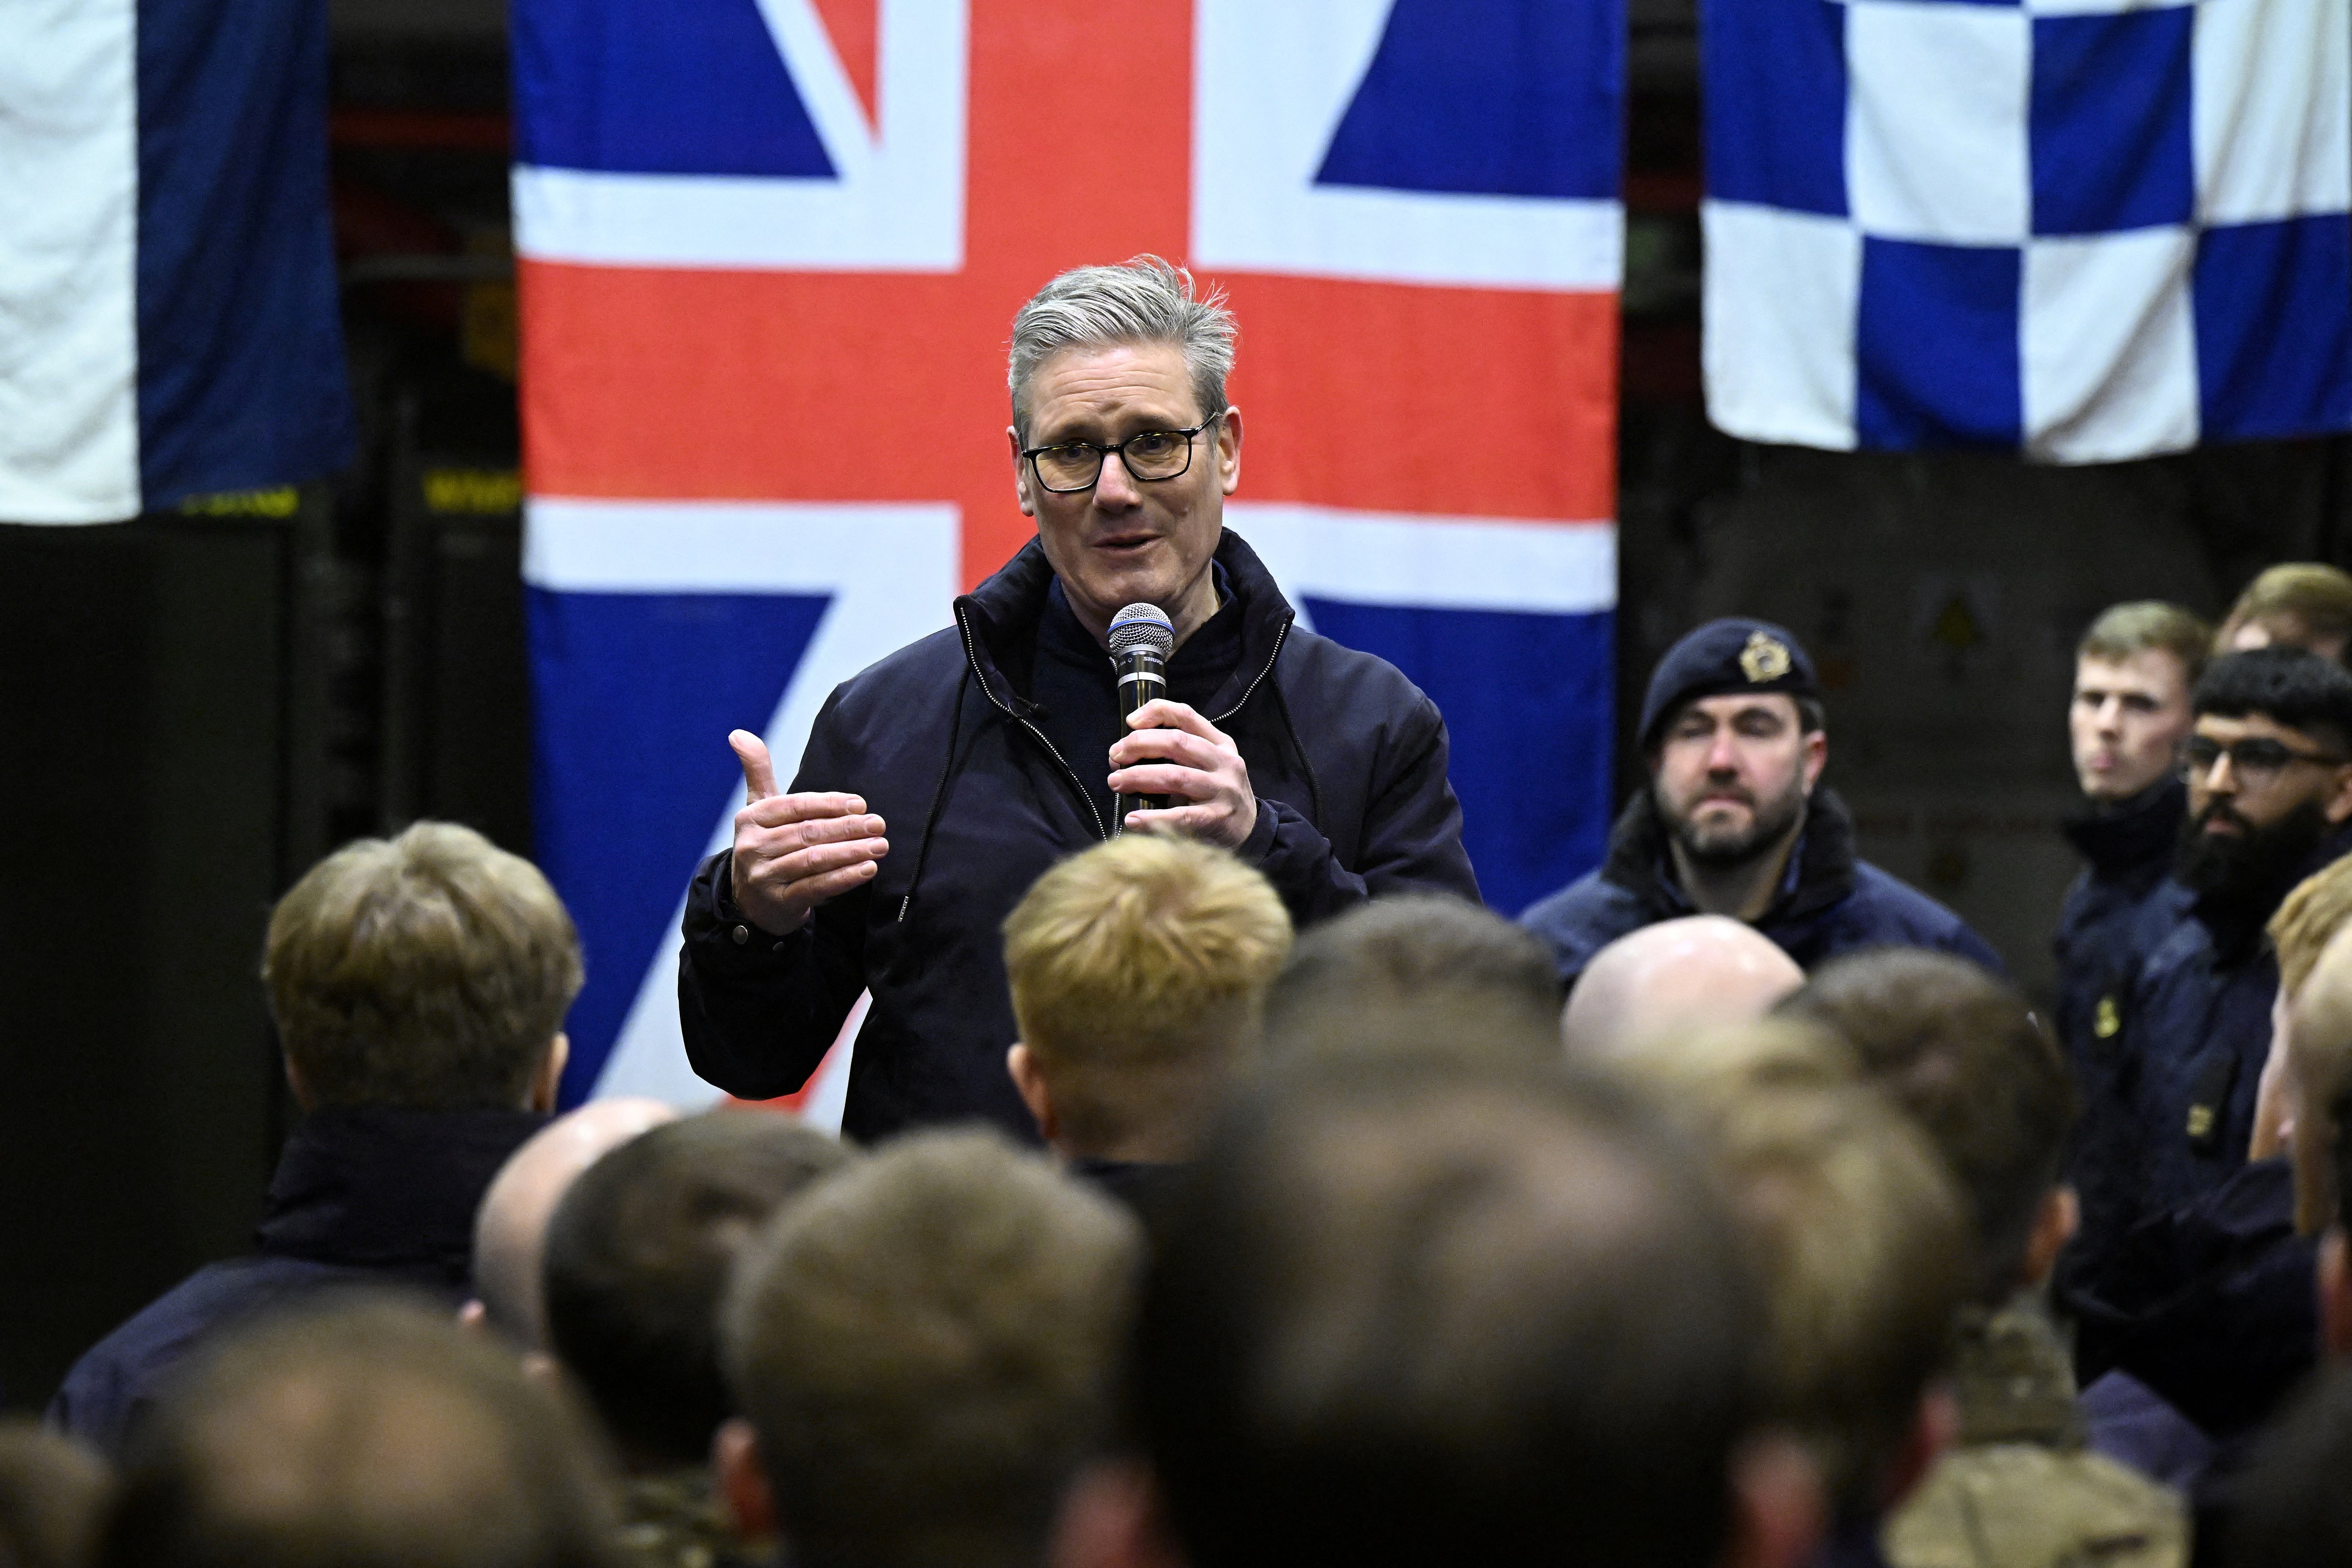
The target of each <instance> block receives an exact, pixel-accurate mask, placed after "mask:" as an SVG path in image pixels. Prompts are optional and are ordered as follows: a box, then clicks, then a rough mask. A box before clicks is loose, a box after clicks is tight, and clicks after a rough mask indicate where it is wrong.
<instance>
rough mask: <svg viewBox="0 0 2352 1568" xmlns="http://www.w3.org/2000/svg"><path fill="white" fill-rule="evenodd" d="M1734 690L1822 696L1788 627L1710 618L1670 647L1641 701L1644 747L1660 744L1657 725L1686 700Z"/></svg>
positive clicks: (1659, 725) (1641, 735) (1651, 677)
mask: <svg viewBox="0 0 2352 1568" xmlns="http://www.w3.org/2000/svg"><path fill="white" fill-rule="evenodd" d="M1733 691H1740V692H1747V691H1780V692H1785V693H1787V694H1788V695H1789V696H1790V697H1818V696H1820V695H1821V688H1820V687H1819V686H1818V685H1817V684H1815V682H1814V679H1813V661H1812V659H1811V658H1810V657H1809V656H1808V655H1807V654H1806V652H1805V649H1804V647H1803V645H1802V644H1801V643H1799V642H1798V641H1797V639H1796V638H1795V637H1792V636H1790V633H1789V630H1788V628H1787V627H1785V626H1774V625H1773V624H1772V623H1771V622H1769V621H1749V620H1742V619H1740V618H1738V616H1730V617H1727V618H1726V619H1723V620H1720V621H1709V622H1707V623H1706V625H1705V626H1701V627H1699V628H1698V629H1697V630H1696V631H1694V632H1691V633H1688V634H1686V635H1685V637H1683V639H1682V641H1680V642H1678V643H1676V644H1675V646H1674V647H1670V648H1668V649H1667V650H1666V657H1665V658H1662V659H1660V660H1658V668H1656V669H1654V670H1653V671H1652V672H1651V674H1650V690H1649V695H1647V696H1646V697H1644V698H1643V699H1642V728H1641V732H1640V743H1641V745H1642V747H1643V749H1644V750H1647V749H1648V748H1649V747H1650V746H1651V745H1652V744H1654V742H1656V740H1657V738H1658V731H1659V729H1660V728H1661V727H1662V726H1663V725H1664V723H1665V722H1666V721H1667V720H1669V719H1671V718H1673V717H1674V715H1675V712H1676V711H1677V710H1680V709H1681V707H1682V705H1683V704H1684V703H1685V702H1689V701H1691V700H1694V699H1696V698H1700V697H1721V696H1723V695H1724V694H1725V693H1727V692H1733Z"/></svg>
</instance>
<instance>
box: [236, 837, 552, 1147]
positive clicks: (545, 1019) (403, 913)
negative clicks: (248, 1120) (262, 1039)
mask: <svg viewBox="0 0 2352 1568" xmlns="http://www.w3.org/2000/svg"><path fill="white" fill-rule="evenodd" d="M261 977H262V980H263V981H264V982H265V983H266V984H268V988H269V1010H270V1015H271V1016H272V1017H273V1018H274V1019H275V1020H276V1021H277V1024H278V1037H279V1038H280V1039H281V1040H282V1041H283V1043H284V1045H285V1047H286V1056H287V1059H288V1060H289V1062H291V1063H292V1064H293V1066H294V1068H295V1070H296V1071H297V1072H298V1073H299V1075H300V1077H301V1080H302V1085H303V1087H304V1089H306V1090H307V1091H308V1093H309V1095H310V1100H311V1101H312V1103H313V1104H314V1105H315V1106H319V1107H326V1106H352V1105H391V1106H404V1107H409V1108H412V1109H416V1110H471V1109H493V1108H511V1107H514V1106H517V1105H520V1103H521V1101H522V1100H523V1097H524V1096H525V1094H527V1093H528V1092H529V1090H530V1080H531V1076H532V1074H533V1073H534V1072H536V1071H537V1070H538V1069H539V1068H540V1066H541V1062H542V1061H543V1060H544V1058H546V1055H547V1050H548V1047H549V1045H550V1044H551V1042H552V1041H553V1040H554V1038H555V1036H556V1033H557V1031H559V1030H560V1029H562V1026H563V1016H564V1014H565V1013H566V1012H567V1011H568V1010H569V1009H570V1008H571V1006H572V998H573V997H574V996H576V995H578V994H579V993H580V984H581V980H582V977H583V972H582V969H581V964H580V937H579V933H578V932H577V931H574V930H573V929H572V917H571V916H570V915H569V914H567V913H566V912H565V911H564V908H563V903H562V900H560V899H558V898H557V897H556V896H555V889H553V888H551V887H550V886H548V882H547V879H546V878H545V877H542V876H541V875H540V873H539V869H538V868H537V867H535V866H533V865H532V864H531V863H530V861H528V860H525V859H524V858H522V857H520V855H509V854H508V853H507V852H506V851H505V850H503V849H500V848H499V847H497V846H496V845H493V844H492V843H491V842H490V841H489V840H488V839H487V838H484V837H482V836H481V835H480V834H478V833H477V832H475V831H474V830H473V829H472V828H470V827H460V826H457V825H456V824H455V823H447V822H419V823H416V824H415V825H414V826H410V827H409V828H408V829H407V831H405V832H404V833H402V834H401V835H400V836H399V837H397V838H393V839H389V840H386V839H382V838H362V839H357V840H354V841H353V842H352V843H350V844H346V845H344V846H343V847H341V849H338V850H336V851H335V852H334V853H333V854H332V855H330V856H328V857H327V858H325V859H324V860H321V861H320V862H319V863H318V864H317V865H316V866H313V867H311V868H310V871H309V872H308V873H307V874H305V875H304V877H303V878H302V879H301V880H300V881H299V882H297V883H295V884H294V887H293V889H292V890H291V891H290V892H289V893H288V894H287V895H286V896H285V897H284V898H282V899H280V900H278V908H277V910H275V911H273V912H272V913H271V915H270V917H269V936H268V947H267V950H266V953H265V956H264V958H263V961H262V965H261Z"/></svg>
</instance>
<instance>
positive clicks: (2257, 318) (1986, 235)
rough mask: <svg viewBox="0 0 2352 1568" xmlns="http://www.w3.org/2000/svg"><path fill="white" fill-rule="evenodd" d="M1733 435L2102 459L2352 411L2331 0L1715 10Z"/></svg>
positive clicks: (1718, 411) (1718, 397)
mask: <svg viewBox="0 0 2352 1568" xmlns="http://www.w3.org/2000/svg"><path fill="white" fill-rule="evenodd" d="M1701 21H1702V26H1701V41H1702V48H1703V58H1704V75H1705V89H1706V120H1707V125H1706V161H1707V199H1706V205H1705V209H1704V220H1705V226H1706V392H1707V407H1708V412H1709V413H1710V415H1711V416H1713V418H1714V420H1715V423H1716V424H1717V425H1718V426H1721V427H1722V428H1723V429H1725V430H1727V431H1728V432H1730V433H1731V434H1733V435H1736V436H1742V437H1749V438H1751V439H1755V440H1761V441H1780V442H1793V443H1798V444H1801V445H1805V446H1811V447H1832V448H1842V449H1850V448H1856V447H1862V448H1873V449H1879V450H1906V449H1912V448H1919V447H1989V448H1995V449H2002V448H2006V449H2012V450H2022V451H2023V452H2025V453H2027V454H2028V455H2030V456H2032V457H2034V458H2041V459H2044V460H2049V461H2054V462H2062V463H2089V462H2105V461H2111V460H2115V459H2119V458H2138V457H2145V456H2148V455H2150V454H2154V453H2159V452H2171V451H2179V450H2180V449H2182V448H2185V447H2192V446H2195V445H2197V444H2199V443H2200V442H2208V441H2233V440H2245V439H2252V438H2258V437H2293V436H2309V435H2315V434H2319V433H2323V432H2327V431H2335V430H2343V429H2347V428H2352V7H2347V5H2346V4H2345V0H2194V3H2191V0H1843V3H1839V0H1707V4H1706V5H1705V8H1704V11H1703V15H1702V18H1701Z"/></svg>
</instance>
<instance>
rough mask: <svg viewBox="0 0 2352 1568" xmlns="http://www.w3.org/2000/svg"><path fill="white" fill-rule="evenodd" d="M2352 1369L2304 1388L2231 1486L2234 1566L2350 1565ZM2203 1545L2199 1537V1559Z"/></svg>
mask: <svg viewBox="0 0 2352 1568" xmlns="http://www.w3.org/2000/svg"><path fill="white" fill-rule="evenodd" d="M2347 1475H2352V1367H2339V1368H2336V1369H2335V1370H2333V1371H2330V1372H2328V1373H2325V1374H2324V1375H2323V1376H2322V1377H2320V1378H2319V1379H2317V1380H2316V1381H2315V1382H2314V1383H2313V1384H2312V1385H2311V1386H2310V1387H2308V1388H2306V1389H2305V1391H2304V1392H2303V1393H2302V1394H2300V1395H2299V1396H2298V1397H2297V1398H2296V1400H2295V1402H2294V1405H2292V1406H2291V1407H2290V1409H2289V1411H2288V1413H2287V1415H2286V1416H2285V1417H2284V1419H2283V1420H2281V1421H2280V1422H2279V1424H2278V1425H2277V1426H2275V1427H2274V1428H2273V1430H2272V1432H2271V1433H2270V1435H2269V1436H2267V1437H2265V1438H2264V1439H2263V1442H2262V1444H2261V1446H2260V1447H2258V1448H2257V1449H2256V1450H2255V1453H2254V1457H2253V1460H2252V1464H2251V1465H2250V1466H2249V1468H2247V1470H2246V1473H2245V1474H2244V1475H2243V1476H2242V1477H2241V1478H2239V1479H2237V1481H2236V1482H2235V1484H2234V1486H2233V1487H2232V1489H2231V1500H2232V1501H2233V1503H2234V1504H2235V1507H2234V1508H2233V1509H2232V1510H2231V1513H2230V1515H2229V1517H2228V1519H2227V1521H2226V1523H2225V1528H2224V1531H2223V1534H2222V1538H2221V1548H2222V1550H2221V1561H2222V1562H2223V1563H2226V1564H2228V1565H2229V1568H2340V1565H2341V1564H2343V1563H2352V1488H2347V1487H2346V1486H2345V1484H2344V1479H2345V1477H2346V1476H2347ZM2205 1546H2206V1543H2205V1542H2202V1541H2200V1542H2198V1547H2199V1557H2200V1561H2201V1560H2202V1559H2203V1556H2204V1551H2205Z"/></svg>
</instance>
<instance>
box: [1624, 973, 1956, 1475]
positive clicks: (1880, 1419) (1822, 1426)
mask: <svg viewBox="0 0 2352 1568" xmlns="http://www.w3.org/2000/svg"><path fill="white" fill-rule="evenodd" d="M1852 1065H1853V1057H1852V1056H1851V1055H1850V1054H1849V1053H1848V1050H1847V1048H1846V1047H1845V1044H1844V1042H1843V1039H1839V1038H1832V1037H1828V1036H1825V1035H1823V1034H1822V1033H1821V1032H1820V1029H1819V1026H1815V1025H1811V1024H1808V1023H1806V1022H1804V1021H1802V1020H1798V1019H1790V1018H1783V1017H1775V1018H1771V1019H1768V1020H1766V1021H1765V1022H1764V1023H1763V1024H1761V1025H1759V1026H1754V1027H1753V1028H1752V1029H1751V1030H1747V1031H1730V1032H1727V1033H1726V1034H1723V1035H1720V1036H1718V1037H1716V1041H1715V1044H1714V1047H1713V1048H1712V1049H1711V1050H1709V1051H1708V1052H1706V1053H1703V1054H1699V1055H1697V1056H1696V1058H1695V1057H1694V1053H1692V1052H1690V1051H1688V1050H1675V1049H1674V1048H1672V1047H1670V1046H1666V1045H1654V1046H1651V1047H1645V1048H1644V1049H1643V1050H1642V1051H1640V1052H1637V1053H1634V1054H1633V1055H1632V1056H1629V1057H1627V1058H1623V1059H1622V1062H1621V1063H1620V1065H1619V1066H1618V1067H1617V1068H1616V1071H1617V1073H1618V1074H1619V1076H1621V1077H1622V1078H1623V1079H1625V1081H1627V1082H1629V1083H1632V1084H1633V1085H1635V1086H1636V1087H1637V1088H1639V1089H1642V1090H1643V1093H1644V1095H1645V1096H1646V1097H1647V1098H1649V1099H1650V1100H1652V1101H1653V1102H1654V1103H1655V1104H1657V1105H1658V1106H1660V1107H1661V1108H1662V1109H1664V1110H1666V1111H1667V1112H1669V1113H1670V1114H1672V1115H1673V1116H1674V1117H1675V1120H1676V1121H1679V1122H1681V1123H1682V1124H1683V1125H1684V1126H1685V1127H1686V1128H1687V1129H1688V1130H1689V1131H1691V1132H1693V1133H1694V1134H1695V1135H1696V1137H1697V1138H1698V1139H1699V1140H1700V1142H1701V1143H1702V1145H1703V1146H1704V1147H1705V1148H1706V1151H1707V1152H1708V1154H1709V1155H1710V1157H1711V1159H1712V1160H1713V1162H1714V1163H1715V1165H1716V1167H1717V1174H1718V1176H1719V1178H1720V1179H1721V1180H1722V1182H1723V1183H1724V1184H1725V1185H1726V1187H1727V1189H1728V1190H1729V1191H1730V1193H1731V1195H1732V1202H1733V1206H1734V1208H1735V1211H1736V1212H1737V1214H1738V1217H1739V1219H1740V1221H1741V1222H1742V1232H1743V1236H1744V1238H1745V1239H1746V1240H1747V1241H1748V1245H1749V1246H1750V1247H1751V1248H1752V1249H1753V1252H1754V1254H1755V1256H1756V1258H1757V1260H1758V1263H1759V1268H1760V1270H1761V1272H1762V1274H1763V1276H1764V1279H1765V1288H1766V1295H1767V1297H1768V1299H1769V1345H1768V1348H1767V1350H1766V1352H1765V1358H1764V1363H1765V1364H1764V1373H1763V1386H1764V1399H1765V1407H1766V1409H1765V1413H1766V1414H1767V1415H1769V1416H1770V1417H1772V1418H1774V1419H1776V1420H1778V1421H1780V1422H1783V1423H1786V1424H1787V1425H1788V1426H1790V1427H1791V1428H1792V1429H1794V1430H1795V1431H1797V1432H1798V1433H1800V1434H1801V1435H1802V1436H1803V1437H1804V1438H1805V1440H1806V1443H1807V1445H1808V1446H1809V1447H1811V1449H1812V1451H1813V1453H1814V1456H1815V1458H1816V1459H1817V1460H1818V1462H1819V1464H1820V1466H1821V1469H1822V1477H1823V1479H1824V1480H1825V1481H1826V1482H1827V1483H1828V1485H1829V1487H1830V1489H1831V1492H1832V1498H1833V1500H1834V1501H1835V1502H1836V1505H1837V1507H1838V1509H1839V1510H1840V1511H1841V1512H1842V1513H1843V1515H1845V1516H1846V1517H1848V1518H1852V1519H1859V1518H1864V1517H1868V1516H1871V1515H1874V1514H1875V1513H1877V1512H1878V1511H1879V1510H1882V1509H1883V1508H1885V1506H1886V1504H1887V1503H1888V1502H1889V1501H1891V1500H1892V1497H1893V1494H1894V1492H1895V1491H1896V1490H1898V1489H1900V1486H1901V1485H1902V1484H1903V1483H1904V1482H1905V1481H1906V1480H1908V1479H1916V1477H1910V1476H1906V1475H1905V1474H1904V1473H1903V1468H1904V1466H1905V1464H1906V1461H1909V1460H1913V1459H1917V1458H1924V1457H1925V1456H1924V1454H1923V1453H1922V1452H1920V1451H1919V1450H1918V1446H1917V1445H1916V1444H1915V1443H1914V1442H1913V1438H1914V1437H1915V1436H1916V1435H1917V1434H1918V1433H1919V1432H1920V1431H1921V1429H1922V1427H1921V1423H1922V1417H1923V1410H1924V1408H1925V1401H1926V1399H1927V1395H1928V1394H1929V1393H1930V1390H1931V1385H1932V1383H1933V1380H1934V1379H1935V1377H1936V1376H1937V1373H1939V1372H1940V1371H1941V1370H1942V1368H1943V1367H1944V1366H1945V1364H1946V1363H1947V1361H1948V1357H1949V1354H1950V1350H1951V1343H1952V1324H1953V1319H1954V1315H1955V1313H1956V1312H1957V1310H1958V1308H1959V1307H1960V1306H1961V1304H1962V1303H1963V1302H1964V1300H1966V1299H1967V1295H1968V1291H1969V1285H1970V1283H1971V1279H1970V1274H1971V1271H1970V1269H1969V1258H1970V1253H1969V1248H1970V1244H1971V1242H1972V1241H1973V1240H1974V1231H1973V1228H1972V1227H1971V1226H1970V1225H1969V1219H1968V1215H1967V1212H1966V1210H1965V1208H1964V1207H1963V1200H1962V1198H1961V1196H1960V1194H1959V1193H1958V1191H1957V1190H1956V1188H1955V1186H1954V1184H1953V1182H1952V1179H1951V1177H1950V1176H1949V1175H1948V1173H1947V1172H1946V1170H1945V1168H1944V1163H1943V1161H1942V1160H1941V1159H1940V1158H1939V1157H1938V1155H1937V1152H1936V1150H1935V1148H1934V1147H1933V1146H1932V1145H1931V1144H1930V1143H1929V1142H1928V1141H1927V1134H1926V1133H1925V1132H1924V1131H1921V1130H1920V1129H1919V1127H1918V1126H1917V1125H1916V1124H1915V1123H1914V1122H1913V1121H1911V1119H1910V1118H1909V1117H1908V1116H1906V1115H1905V1114H1903V1113H1902V1112H1900V1111H1898V1110H1895V1107H1894V1106H1893V1105H1892V1104H1890V1103H1889V1102H1888V1101H1887V1100H1886V1099H1885V1096H1883V1095H1882V1094H1880V1093H1879V1092H1878V1091H1877V1090H1876V1089H1874V1088H1872V1087H1871V1086H1869V1085H1867V1084H1864V1083H1862V1082H1859V1081H1853V1080H1847V1081H1840V1080H1839V1078H1838V1076H1837V1075H1838V1074H1839V1073H1840V1072H1841V1071H1843V1070H1844V1069H1846V1068H1850V1067H1851V1066H1852Z"/></svg>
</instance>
